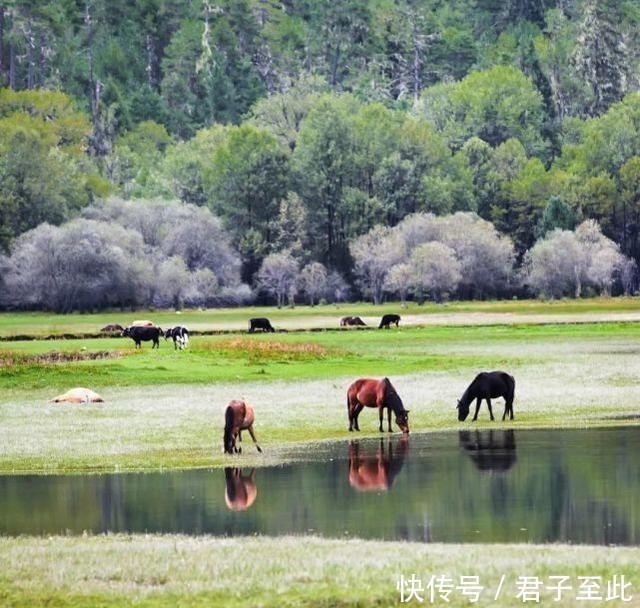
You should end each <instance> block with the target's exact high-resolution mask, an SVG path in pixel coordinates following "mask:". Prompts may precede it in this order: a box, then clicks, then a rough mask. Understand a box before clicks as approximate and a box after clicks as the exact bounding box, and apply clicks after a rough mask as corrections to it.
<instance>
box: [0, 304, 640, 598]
mask: <svg viewBox="0 0 640 608" xmlns="http://www.w3.org/2000/svg"><path fill="white" fill-rule="evenodd" d="M518 304H522V303H512V302H506V303H479V304H463V303H460V304H458V303H453V304H451V305H450V306H449V307H447V309H446V312H443V308H442V307H415V308H414V307H410V308H409V309H408V310H407V311H406V313H405V312H403V311H401V314H403V318H405V319H408V320H407V322H406V323H403V324H401V327H400V328H399V329H397V330H396V329H395V328H394V329H391V330H389V331H378V330H355V329H348V330H337V329H335V326H336V325H337V319H338V318H339V317H340V316H342V315H344V314H361V315H362V316H363V317H364V318H365V320H369V319H370V320H371V321H372V322H373V321H375V319H376V318H379V315H380V314H381V312H391V311H394V310H398V309H399V307H398V306H397V305H396V306H395V307H394V306H393V305H387V306H385V307H383V308H382V309H372V308H368V307H367V306H355V305H350V306H349V307H346V306H345V307H341V308H340V309H339V310H335V309H334V308H332V307H316V308H314V309H311V308H307V307H304V308H297V309H295V310H281V311H276V310H275V309H274V310H268V311H265V310H264V309H257V310H256V309H235V310H226V311H185V312H184V313H183V314H182V315H175V313H164V314H162V315H161V314H154V313H151V312H149V311H145V312H136V313H129V314H127V315H122V316H120V315H114V314H110V315H71V316H69V317H54V316H50V315H35V314H18V315H0V333H1V334H2V335H3V336H4V337H8V336H10V335H13V336H17V335H25V336H26V335H28V336H29V337H30V338H38V337H39V336H40V337H42V336H49V335H51V334H52V333H59V334H78V333H82V332H85V331H86V332H87V333H93V332H94V331H95V328H96V326H101V324H102V323H104V324H106V323H108V322H115V321H117V320H118V319H120V318H125V319H131V320H132V319H133V318H146V317H150V318H153V319H155V320H156V321H157V322H158V323H161V324H165V325H167V324H175V323H176V319H178V318H179V320H180V323H184V324H186V325H189V326H192V325H194V324H196V323H197V322H196V321H195V319H198V318H201V319H202V325H201V327H202V329H203V330H204V331H209V330H211V331H219V332H220V333H217V334H213V335H196V336H194V337H193V338H192V340H191V344H190V346H189V349H187V350H186V351H184V352H181V351H175V350H174V349H173V345H172V344H171V343H170V342H161V345H160V349H158V350H151V348H150V344H149V343H146V344H144V346H143V348H142V349H141V350H139V351H136V350H135V349H134V348H133V343H132V342H131V341H127V340H126V339H122V338H85V339H67V340H45V339H25V340H5V341H3V342H0V395H1V396H0V474H5V475H6V474H18V473H19V474H24V473H35V474H54V473H55V474H58V473H68V472H72V473H86V472H107V471H123V470H164V469H167V468H177V467H181V468H182V467H222V466H230V465H233V466H238V465H240V466H269V465H280V464H283V463H286V462H290V461H291V460H294V459H313V454H314V449H315V448H316V446H318V443H320V442H326V441H331V440H338V439H340V440H344V439H346V438H349V433H348V431H347V413H346V403H345V392H346V388H347V387H348V385H349V383H350V382H351V381H352V380H353V379H354V378H356V377H359V376H368V375H371V376H382V375H386V376H389V377H390V379H391V380H392V382H393V383H394V385H395V386H396V388H397V389H398V392H399V393H400V395H401V396H402V398H403V400H404V402H405V405H406V407H408V408H409V409H411V415H410V423H411V428H412V433H430V432H434V431H441V430H447V429H459V428H463V427H464V428H473V427H474V426H476V425H477V426H478V427H479V428H489V427H491V428H515V429H518V428H537V427H549V428H551V427H553V428H557V427H563V426H565V427H577V428H584V427H588V426H604V425H621V424H624V425H636V424H638V423H639V422H640V417H639V415H640V412H639V411H638V399H637V395H638V385H639V384H640V358H639V357H638V352H639V350H640V349H639V347H638V339H639V338H640V323H638V322H637V321H635V320H634V319H635V318H636V317H635V315H637V312H636V309H637V304H638V302H637V300H634V299H632V298H629V299H622V300H618V299H611V300H602V301H589V300H585V301H579V302H558V303H554V304H547V303H541V302H528V303H523V304H522V306H518ZM432 309H433V310H432ZM363 311H364V312H363ZM374 312H375V313H376V314H375V315H374ZM253 314H260V315H265V314H266V315H267V316H269V317H271V318H272V321H274V324H275V325H276V326H277V327H282V328H286V329H288V330H289V331H283V332H278V333H275V334H267V335H262V334H260V335H258V334H255V335H247V334H246V332H239V331H237V329H239V328H240V327H242V328H244V326H245V323H246V319H247V318H248V317H249V316H251V315H253ZM199 315H201V317H199ZM412 315H414V318H415V317H418V321H417V322H416V324H415V325H412V324H411V321H412V320H413V319H412ZM443 315H444V316H443ZM12 318H14V319H15V322H14V321H12ZM549 318H551V320H552V321H553V322H552V323H549V322H548V320H549ZM638 318H639V319H640V316H639V317H638ZM480 319H484V321H485V322H480ZM196 326H197V327H200V326H198V325H197V324H196ZM307 327H308V328H317V329H320V328H326V329H334V330H332V331H328V330H327V331H303V330H302V328H307ZM486 369H505V370H507V371H509V372H511V373H512V374H513V375H514V376H515V378H516V382H517V384H516V401H515V405H514V411H515V417H516V418H515V421H514V422H505V423H503V422H501V421H500V417H501V414H502V402H501V401H498V403H497V404H496V405H494V412H495V413H496V414H497V421H496V422H494V423H490V422H489V419H488V413H487V410H486V407H485V406H483V409H482V410H481V413H480V418H479V421H478V423H472V422H471V421H470V419H469V420H468V421H467V422H465V423H463V425H461V424H460V423H458V422H457V420H456V415H455V404H456V400H457V398H459V397H460V395H461V393H462V392H463V390H464V388H465V387H466V386H467V384H468V383H469V382H470V381H471V380H472V379H473V377H474V375H475V374H476V373H477V372H478V371H481V370H486ZM71 386H87V387H89V388H92V389H94V390H97V391H98V392H100V393H101V394H102V396H103V397H104V398H105V403H103V404H84V405H70V404H54V403H51V402H50V399H51V398H52V397H53V396H54V395H56V394H58V393H61V392H63V391H64V390H66V389H68V388H70V387H71ZM238 397H244V398H246V399H247V400H248V401H249V402H251V403H252V404H253V405H254V406H255V408H256V412H257V421H256V432H257V435H258V438H259V440H260V443H261V445H262V447H263V449H264V454H258V453H257V452H256V451H255V450H254V449H253V446H252V445H251V443H250V441H247V440H248V438H247V439H246V440H245V452H244V453H243V454H242V455H241V456H234V457H231V456H225V455H223V454H222V449H221V439H222V426H223V424H222V423H223V410H224V407H225V405H226V403H227V402H228V401H229V400H230V399H232V398H238ZM360 426H361V428H362V432H361V433H360V436H362V437H366V436H377V435H378V431H377V415H376V414H375V413H374V412H373V411H365V412H363V414H362V415H361V419H360ZM265 552H266V553H268V554H269V555H270V556H271V558H270V559H269V560H260V559H258V560H256V556H258V555H260V554H265ZM160 556H161V557H160ZM639 563H640V549H637V548H627V549H621V548H609V547H588V548H585V547H571V546H558V545H554V546H532V545H508V546H504V545H471V546H470V545H422V544H415V543H383V542H378V541H363V540H358V539H351V540H332V539H325V538H316V537H313V536H303V537H285V538H267V537H264V538H253V539H251V538H224V539H222V538H214V537H186V536H177V535H141V534H136V535H131V536H127V535H115V536H111V535H109V536H105V537H102V536H95V537H94V536H88V537H56V536H54V537H49V538H46V539H41V538H39V537H19V538H0V604H1V605H3V606H4V605H7V606H39V605H43V606H44V605H47V606H120V605H125V604H135V605H139V606H165V605H166V606H169V605H172V606H173V605H185V606H186V605H189V606H199V605H202V606H213V605H221V606H225V605H230V603H231V602H232V603H233V604H237V605H246V606H272V605H273V606H275V605H285V606H286V605H291V606H301V605H324V606H336V605H338V606H339V605H345V606H346V605H362V606H365V605H367V606H369V605H394V604H397V603H398V597H399V595H398V592H397V591H396V589H395V584H396V579H397V576H398V575H399V574H401V573H405V574H411V572H414V571H415V572H417V573H422V574H423V576H427V573H430V574H439V573H445V574H449V575H453V576H458V575H462V574H478V575H485V577H486V582H487V584H488V585H489V586H493V587H495V586H496V584H497V581H498V580H499V578H500V575H501V574H506V575H507V576H508V577H510V578H511V580H512V581H513V579H514V578H515V577H516V576H520V575H527V576H536V575H537V576H541V577H545V576H546V577H548V576H549V575H556V574H563V575H568V576H573V577H574V578H576V577H577V576H586V575H600V576H602V577H603V580H604V579H605V578H607V577H608V578H610V577H611V576H612V575H613V574H625V575H626V576H627V578H630V579H635V582H636V584H640V576H639V575H640V570H639V567H638V564H639ZM247 564H251V566H250V572H251V574H250V575H247V570H246V568H247V567H249V566H247ZM512 595H514V594H512ZM635 595H636V596H637V595H638V593H637V590H636V594H635ZM521 603H522V600H516V599H515V598H514V597H513V598H506V597H505V599H504V600H503V601H501V602H498V603H492V602H486V603H485V604H484V605H497V606H506V605H515V604H518V605H519V604H521ZM550 603H552V602H550ZM581 604H582V602H576V603H575V605H581ZM609 604H610V605H616V602H609ZM451 605H454V606H462V605H468V600H467V599H466V598H460V597H457V598H453V601H452V603H451ZM562 605H574V603H573V601H570V600H569V601H563V603H562ZM625 605H639V604H637V603H635V604H634V603H631V604H629V603H626V604H625Z"/></svg>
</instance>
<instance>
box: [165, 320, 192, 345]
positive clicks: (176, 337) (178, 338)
mask: <svg viewBox="0 0 640 608" xmlns="http://www.w3.org/2000/svg"><path fill="white" fill-rule="evenodd" d="M169 338H172V339H173V348H174V349H176V350H177V348H178V347H180V350H182V349H184V348H187V346H189V330H188V329H187V328H186V327H183V326H181V325H176V326H175V327H170V328H169V329H167V331H165V332H164V339H165V340H168V339H169Z"/></svg>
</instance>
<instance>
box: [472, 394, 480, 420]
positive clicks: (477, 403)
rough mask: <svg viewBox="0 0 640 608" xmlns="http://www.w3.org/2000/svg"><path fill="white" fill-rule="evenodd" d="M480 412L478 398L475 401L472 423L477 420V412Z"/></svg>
mask: <svg viewBox="0 0 640 608" xmlns="http://www.w3.org/2000/svg"><path fill="white" fill-rule="evenodd" d="M479 411H480V397H478V398H477V399H476V413H475V414H474V416H473V420H472V422H475V421H476V420H477V419H478V412H479Z"/></svg>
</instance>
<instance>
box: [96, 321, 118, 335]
mask: <svg viewBox="0 0 640 608" xmlns="http://www.w3.org/2000/svg"><path fill="white" fill-rule="evenodd" d="M123 331H124V327H122V325H119V324H118V323H110V324H109V325H105V326H104V327H103V328H102V329H101V330H100V332H101V333H103V334H115V333H122V332H123Z"/></svg>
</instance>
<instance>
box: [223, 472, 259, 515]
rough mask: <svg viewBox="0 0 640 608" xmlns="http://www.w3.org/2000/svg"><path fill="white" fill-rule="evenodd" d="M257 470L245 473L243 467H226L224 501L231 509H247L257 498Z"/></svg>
mask: <svg viewBox="0 0 640 608" xmlns="http://www.w3.org/2000/svg"><path fill="white" fill-rule="evenodd" d="M255 477H256V470H255V469H251V473H249V475H243V474H242V469H240V468H237V467H226V468H225V470H224V481H225V488H224V502H225V503H226V505H227V507H228V508H229V509H230V510H231V511H246V510H247V509H248V508H249V507H250V506H251V505H252V504H253V503H254V502H255V500H256V497H257V496H258V488H256V480H255Z"/></svg>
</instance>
